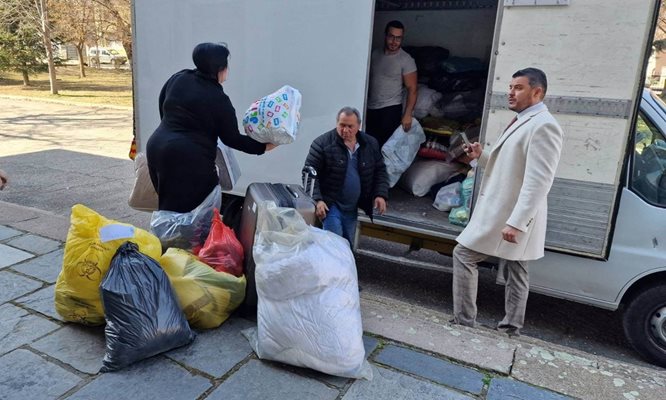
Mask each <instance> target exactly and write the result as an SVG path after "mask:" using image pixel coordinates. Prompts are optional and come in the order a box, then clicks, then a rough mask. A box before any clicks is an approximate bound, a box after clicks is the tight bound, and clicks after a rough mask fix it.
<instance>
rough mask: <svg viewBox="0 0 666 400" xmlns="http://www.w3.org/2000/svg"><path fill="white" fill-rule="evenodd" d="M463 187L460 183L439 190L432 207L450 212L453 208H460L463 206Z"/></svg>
mask: <svg viewBox="0 0 666 400" xmlns="http://www.w3.org/2000/svg"><path fill="white" fill-rule="evenodd" d="M461 187H462V184H461V183H460V182H455V183H452V184H450V185H446V186H444V187H443V188H441V189H439V191H438V192H437V196H435V201H434V202H433V203H432V206H433V207H435V208H436V209H438V210H439V211H449V210H451V209H452V208H453V207H460V206H461V205H462V199H461V197H460V188H461Z"/></svg>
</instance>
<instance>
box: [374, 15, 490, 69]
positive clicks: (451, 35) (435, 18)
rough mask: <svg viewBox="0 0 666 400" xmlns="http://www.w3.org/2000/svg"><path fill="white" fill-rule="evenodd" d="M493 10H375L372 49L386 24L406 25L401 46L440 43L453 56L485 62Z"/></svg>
mask: <svg viewBox="0 0 666 400" xmlns="http://www.w3.org/2000/svg"><path fill="white" fill-rule="evenodd" d="M496 14H497V10H495V9H479V10H438V11H433V10H423V11H379V12H377V13H375V25H374V28H373V40H372V46H373V48H378V47H382V43H383V40H384V27H385V26H386V23H387V22H389V21H391V20H394V19H397V20H398V21H400V22H402V23H403V25H405V42H404V43H403V46H426V45H429V46H441V47H444V48H447V49H449V51H450V52H451V55H452V56H458V57H476V58H480V59H481V60H483V61H484V62H488V60H489V58H490V51H491V48H492V41H493V34H494V29H495V16H496Z"/></svg>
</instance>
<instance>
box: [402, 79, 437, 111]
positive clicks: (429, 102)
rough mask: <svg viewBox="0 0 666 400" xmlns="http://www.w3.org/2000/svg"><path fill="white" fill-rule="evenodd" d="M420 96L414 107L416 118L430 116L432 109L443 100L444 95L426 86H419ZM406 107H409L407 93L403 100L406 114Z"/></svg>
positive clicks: (403, 108)
mask: <svg viewBox="0 0 666 400" xmlns="http://www.w3.org/2000/svg"><path fill="white" fill-rule="evenodd" d="M418 90H419V91H418V93H419V95H418V96H417V97H416V104H415V105H414V111H413V112H412V115H413V116H414V118H418V119H421V118H425V117H427V116H428V113H429V112H430V109H432V108H433V107H434V106H435V105H436V104H437V102H438V101H439V100H441V98H442V94H441V93H439V92H438V91H436V90H433V89H430V88H429V87H428V86H426V85H419V89H418ZM405 107H407V92H406V91H405V94H404V96H403V98H402V110H403V112H404V110H405Z"/></svg>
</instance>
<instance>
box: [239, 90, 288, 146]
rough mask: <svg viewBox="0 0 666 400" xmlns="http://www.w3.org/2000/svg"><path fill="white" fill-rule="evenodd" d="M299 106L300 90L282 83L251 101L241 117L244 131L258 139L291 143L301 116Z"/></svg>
mask: <svg viewBox="0 0 666 400" xmlns="http://www.w3.org/2000/svg"><path fill="white" fill-rule="evenodd" d="M300 108H301V93H300V92H299V91H298V90H296V89H294V88H293V87H291V86H283V87H281V88H280V89H279V90H278V91H276V92H274V93H271V94H269V95H268V96H266V97H263V98H261V99H259V100H257V101H255V102H254V103H252V105H251V106H250V108H249V109H248V110H247V111H246V112H245V118H243V128H244V129H245V133H247V134H248V136H250V137H251V138H253V139H255V140H257V141H259V142H262V143H274V144H289V143H292V142H293V141H294V140H296V133H297V131H298V124H299V122H300V119H301V115H300V113H299V110H300Z"/></svg>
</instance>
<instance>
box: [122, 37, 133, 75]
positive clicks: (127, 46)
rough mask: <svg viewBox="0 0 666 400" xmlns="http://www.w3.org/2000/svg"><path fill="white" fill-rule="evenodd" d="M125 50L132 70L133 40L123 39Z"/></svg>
mask: <svg viewBox="0 0 666 400" xmlns="http://www.w3.org/2000/svg"><path fill="white" fill-rule="evenodd" d="M123 48H124V49H125V54H127V63H128V64H129V66H130V68H131V67H132V38H131V37H130V38H128V39H123Z"/></svg>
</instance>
